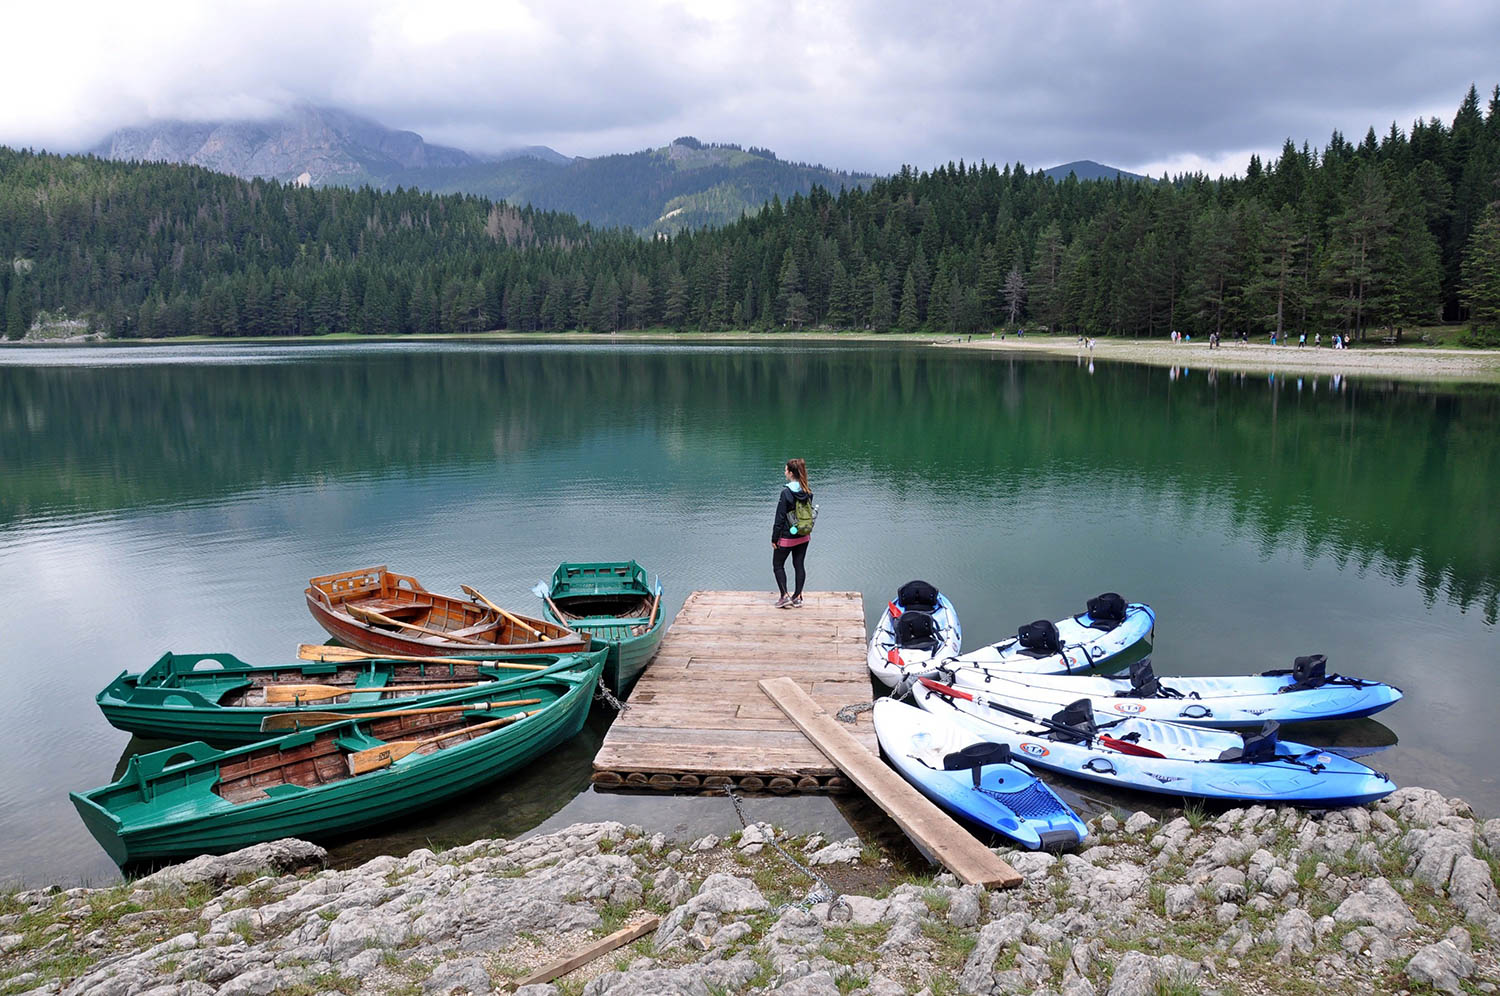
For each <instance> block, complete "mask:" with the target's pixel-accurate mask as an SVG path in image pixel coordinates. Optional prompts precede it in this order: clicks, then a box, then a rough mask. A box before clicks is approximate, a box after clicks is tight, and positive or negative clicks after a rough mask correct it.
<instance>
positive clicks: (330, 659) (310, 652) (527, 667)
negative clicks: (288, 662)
mask: <svg viewBox="0 0 1500 996" xmlns="http://www.w3.org/2000/svg"><path fill="white" fill-rule="evenodd" d="M297 656H298V657H299V658H300V659H302V660H305V661H313V662H315V663H318V664H352V663H354V662H355V661H413V662H415V663H418V664H475V665H481V666H483V667H499V668H510V669H511V670H513V671H545V670H547V665H546V664H514V663H511V662H510V661H492V660H487V659H485V658H482V657H480V658H475V657H412V656H410V655H407V654H371V653H366V652H365V651H363V650H355V649H354V648H353V647H334V646H330V645H328V644H320V643H304V644H302V645H301V646H299V647H298V648H297Z"/></svg>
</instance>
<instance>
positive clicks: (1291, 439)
mask: <svg viewBox="0 0 1500 996" xmlns="http://www.w3.org/2000/svg"><path fill="white" fill-rule="evenodd" d="M1497 439H1500V392H1497V391H1496V390H1495V389H1494V388H1491V387H1465V386H1452V385H1444V386H1441V387H1437V386H1426V385H1417V384H1405V383H1393V382H1390V381H1384V380H1373V379H1366V380H1360V379H1345V380H1339V381H1337V382H1334V381H1330V380H1329V378H1327V377H1326V376H1325V377H1321V378H1317V379H1314V378H1297V377H1285V376H1282V377H1275V378H1271V377H1267V376H1243V377H1242V376H1239V375H1228V374H1221V375H1219V376H1217V377H1214V376H1212V375H1211V374H1206V373H1205V372H1203V371H1199V370H1188V371H1171V370H1167V369H1159V368H1147V367H1136V366H1128V365H1108V364H1100V365H1098V366H1097V367H1094V368H1090V367H1089V366H1087V365H1086V364H1080V363H1078V362H1075V361H1073V360H1072V359H1061V360H1058V359H1037V358H1031V357H1028V358H1026V359H1018V358H1015V357H1011V356H1007V355H1004V354H998V353H972V352H961V351H956V350H935V349H931V348H924V347H915V346H911V347H905V346H896V347H888V348H887V347H872V346H827V347H824V346H810V347H807V348H798V347H789V346H786V345H782V344H779V343H778V344H776V345H775V346H771V347H764V348H756V347H741V346H718V345H684V346H672V345H628V346H618V347H617V346H614V345H605V344H600V345H546V344H537V345H511V344H504V345H494V344H462V343H444V344H434V343H411V344H405V343H402V344H356V345H347V346H337V347H331V346H282V347H258V346H237V347H235V346H180V347H175V346H174V347H140V348H74V349H46V350H38V349H7V350H0V578H4V579H5V581H6V586H5V594H4V597H3V598H0V634H3V641H0V882H6V881H12V882H13V881H17V880H19V881H25V882H47V881H63V882H78V881H88V882H95V883H97V882H103V881H108V880H111V879H113V878H115V877H117V872H116V871H115V869H114V866H113V865H112V864H111V863H110V861H109V860H108V858H107V857H106V856H105V855H104V853H103V851H102V850H100V849H99V848H98V846H97V845H96V844H95V843H94V842H93V840H92V838H91V837H89V835H88V833H87V832H86V831H85V830H84V828H83V826H82V824H81V822H80V821H79V820H78V818H77V816H76V814H75V813H74V812H73V809H72V806H71V805H70V803H69V802H68V799H67V794H66V793H67V791H68V790H69V789H76V788H85V787H91V786H95V785H99V784H103V783H105V782H107V781H109V780H111V778H112V777H113V776H114V774H115V771H116V769H117V767H118V765H119V764H120V763H121V759H122V757H123V756H124V754H125V753H126V751H127V744H128V743H129V738H128V737H127V736H126V735H125V734H122V733H120V732H118V731H116V730H114V729H112V728H111V727H109V726H108V725H107V724H106V723H105V722H104V721H103V719H102V718H101V717H100V715H99V713H98V711H97V709H96V708H95V706H94V704H93V696H94V694H95V693H96V692H97V691H98V690H99V689H100V688H101V687H103V685H104V684H105V683H106V682H108V681H109V680H110V679H111V678H113V677H114V675H115V674H117V673H118V672H119V671H120V670H122V669H127V668H128V669H131V670H140V669H142V668H144V667H146V666H147V665H149V664H150V663H151V662H152V661H153V660H155V659H156V657H157V656H158V655H160V654H161V653H162V652H163V651H165V650H168V649H171V650H178V651H184V652H190V651H230V652H233V653H235V654H238V655H239V656H241V657H243V658H245V659H247V660H253V661H274V660H281V659H290V658H292V657H293V656H294V655H295V653H296V645H297V644H298V643H299V642H309V641H311V642H318V641H320V640H321V639H322V634H321V632H320V631H319V629H318V627H317V626H316V624H314V623H313V621H312V620H311V618H310V617H309V616H308V615H307V612H306V609H305V607H304V605H303V601H302V594H301V593H302V589H303V587H304V586H305V585H306V582H307V579H308V577H310V576H312V575H314V574H321V573H325V572H330V571H336V570H343V569H351V568H356V567H363V566H367V565H371V564H388V565H390V566H391V567H392V568H393V569H396V570H399V571H401V572H403V573H410V574H414V575H416V576H417V577H418V578H420V579H421V580H422V581H423V582H424V583H426V584H427V585H428V586H429V587H433V588H436V589H437V590H442V591H450V590H456V589H457V587H458V585H459V583H460V582H466V583H469V584H472V585H475V586H476V587H478V588H480V589H481V590H482V591H484V592H485V593H486V594H487V595H489V596H490V597H491V598H492V599H495V600H496V601H499V602H501V603H502V604H508V605H512V606H515V607H521V608H527V609H530V608H533V607H534V605H535V601H536V600H535V598H534V596H532V595H531V594H530V592H529V589H530V587H531V585H532V584H534V583H535V582H536V580H537V579H539V578H541V577H543V576H545V575H548V574H550V572H551V571H552V569H553V568H554V567H555V566H556V565H557V563H558V562H559V561H562V560H584V559H625V558H629V557H635V558H637V559H639V560H640V561H642V562H643V563H644V564H645V565H646V566H647V568H648V569H649V570H650V571H652V572H653V573H659V574H660V575H661V577H662V580H663V582H664V584H665V586H666V590H667V603H666V606H665V607H666V608H667V609H668V610H669V611H671V612H675V611H676V609H677V608H678V607H679V606H680V605H681V603H682V599H683V598H684V597H685V596H686V595H687V593H688V592H690V591H691V590H693V589H696V588H767V589H769V588H770V587H771V578H770V567H769V563H768V560H769V557H768V555H767V550H766V546H767V544H766V537H767V535H768V534H769V531H770V519H771V514H772V509H773V502H774V501H775V497H776V493H777V490H778V488H779V487H780V482H781V465H782V463H783V461H784V460H785V459H786V458H787V457H788V456H793V455H801V456H805V457H806V458H807V462H808V466H809V468H810V469H811V472H812V480H813V486H814V489H815V491H816V492H817V495H818V500H819V502H820V504H821V506H822V515H821V517H820V519H819V527H818V537H817V542H816V543H815V544H813V546H812V548H811V550H812V552H811V553H810V555H809V558H808V563H809V567H810V574H811V578H810V585H812V586H816V587H820V588H830V589H852V590H859V591H862V592H864V593H865V596H866V611H867V615H869V616H870V621H871V622H872V623H873V619H874V614H875V613H876V612H877V611H878V609H879V608H880V607H881V606H882V605H883V602H884V600H885V599H886V598H888V597H889V596H890V595H891V593H892V592H894V590H895V588H896V587H897V586H898V585H899V584H900V583H902V582H904V581H906V580H909V579H910V578H912V577H914V576H921V577H924V578H926V579H928V580H930V581H932V582H934V583H936V584H938V585H939V586H940V587H941V588H942V589H943V590H944V592H946V593H947V594H948V595H949V597H950V598H952V600H953V601H954V603H955V604H956V605H957V607H958V610H959V613H960V615H961V617H962V620H963V624H964V631H965V636H966V644H965V646H966V647H975V646H979V645H981V644H983V643H987V642H991V641H994V640H997V639H999V638H1001V637H1003V636H1005V635H1006V634H1007V633H1014V631H1015V628H1016V626H1017V625H1018V624H1019V623H1023V622H1028V621H1030V620H1032V619H1036V618H1039V617H1048V618H1055V617H1057V616H1060V615H1062V614H1064V613H1065V612H1071V611H1079V610H1081V609H1082V608H1083V603H1084V601H1085V600H1086V599H1087V598H1088V597H1089V596H1091V595H1094V594H1097V593H1099V592H1100V591H1104V590H1116V591H1119V592H1121V593H1123V594H1124V595H1125V596H1126V597H1127V598H1129V599H1133V600H1144V601H1148V602H1150V603H1151V604H1152V605H1153V606H1154V607H1155V608H1156V610H1157V612H1158V614H1159V625H1158V630H1157V647H1156V652H1155V655H1154V660H1155V662H1156V667H1157V671H1158V673H1160V674H1174V673H1193V674H1206V673H1216V672H1223V673H1240V672H1248V671H1258V670H1263V669H1266V668H1270V667H1284V666H1288V665H1289V664H1290V662H1291V659H1292V658H1293V657H1294V656H1296V655H1298V654H1305V653H1324V654H1327V655H1328V659H1329V664H1330V669H1337V670H1340V671H1344V672H1347V673H1353V674H1360V675H1365V676H1369V677H1373V678H1377V679H1381V680H1386V681H1391V682H1395V683H1397V684H1399V685H1401V686H1402V687H1403V688H1405V690H1406V692H1407V698H1406V700H1405V701H1404V702H1402V703H1401V704H1399V705H1398V706H1396V707H1395V708H1394V709H1391V710H1389V711H1388V712H1386V713H1384V714H1382V715H1381V716H1379V717H1378V720H1379V722H1376V721H1374V720H1364V721H1360V722H1358V723H1354V724H1343V725H1341V726H1337V727H1334V728H1330V729H1322V730H1314V731H1306V730H1304V731H1299V732H1303V733H1304V734H1305V738H1306V739H1319V740H1320V742H1344V743H1390V742H1393V741H1395V740H1399V744H1398V745H1397V746H1394V747H1392V748H1390V749H1388V750H1386V751H1384V752H1382V753H1379V754H1376V755H1373V756H1372V757H1370V758H1369V759H1368V760H1369V761H1371V762H1372V763H1373V764H1374V765H1375V766H1376V767H1379V768H1381V769H1382V770H1386V771H1388V772H1389V773H1390V774H1391V775H1392V776H1393V777H1394V778H1395V779H1396V780H1397V782H1398V783H1401V784H1420V785H1426V786H1429V787H1432V788H1435V789H1437V790H1439V791H1441V792H1444V793H1446V794H1450V795H1462V796H1464V797H1465V798H1467V799H1468V800H1469V801H1470V802H1471V803H1473V804H1474V805H1475V807H1476V808H1477V809H1479V810H1480V811H1481V812H1482V813H1484V814H1485V815H1488V816H1493V815H1496V814H1500V780H1497V775H1496V773H1495V758H1496V756H1497V755H1500V723H1497V722H1496V720H1495V717H1494V713H1493V709H1494V706H1495V703H1496V702H1497V700H1500V694H1497V693H1500V660H1497V659H1500V653H1497V651H1500V640H1497V633H1496V616H1497V602H1500V509H1497V506H1496V499H1495V495H1496V494H1500V446H1497V445H1496V440H1497ZM709 694H712V689H705V695H709ZM606 724H607V717H604V716H600V715H598V714H596V716H595V718H594V720H593V722H591V724H590V727H589V729H588V731H587V732H586V733H585V734H584V735H582V736H581V737H580V738H579V739H578V740H577V741H575V742H574V743H573V744H571V745H570V746H569V747H568V748H567V749H565V750H564V751H562V752H560V753H559V754H558V755H557V756H556V757H554V758H553V759H551V760H550V761H549V762H548V763H547V764H545V765H540V766H538V767H537V768H536V769H535V770H533V771H531V772H528V773H526V774H524V775H521V776H518V777H514V778H511V779H509V780H507V781H504V782H501V783H498V784H497V785H495V786H494V787H493V788H492V789H489V790H486V791H484V792H482V793H480V794H478V795H477V796H475V797H471V798H468V799H465V800H462V801H460V802H457V803H455V804H453V806H452V807H451V809H450V810H449V811H447V812H444V813H441V814H434V816H433V817H432V818H431V819H430V820H428V821H426V822H425V823H422V824H420V825H405V826H402V827H399V828H397V829H395V830H393V831H391V832H388V833H386V834H384V835H381V836H376V837H372V838H370V839H368V840H365V841H362V842H356V843H351V844H348V845H345V846H344V847H343V848H342V849H341V850H340V852H339V853H340V855H341V856H342V857H344V858H345V859H346V860H353V859H355V858H357V857H359V856H362V855H364V854H368V853H373V852H378V851H382V850H390V851H392V852H403V853H404V852H405V851H406V850H409V849H410V848H412V847H416V846H422V845H423V844H425V843H427V842H428V841H432V842H436V843H450V844H451V843H457V842H461V841H463V840H466V839H473V838H475V837H479V836H493V835H505V836H510V835H515V834H518V833H522V832H525V831H527V830H529V829H532V828H534V827H536V826H538V825H539V824H541V825H556V824H560V823H567V822H572V821H574V820H579V819H597V818H618V819H622V820H624V821H625V822H636V823H641V824H642V825H645V826H647V827H650V828H653V829H663V830H667V831H669V832H675V833H677V834H679V835H682V836H695V835H697V834H698V833H701V832H706V831H708V830H714V831H715V832H724V831H727V830H729V829H732V828H734V827H735V826H737V824H736V823H735V822H734V818H733V814H732V811H731V810H730V809H729V808H728V806H727V804H726V802H725V800H722V799H692V798H686V799H684V798H663V797H658V796H649V797H641V796H620V795H601V794H596V793H593V792H591V791H588V788H587V785H588V762H589V760H590V759H591V758H592V756H593V753H594V750H595V748H596V747H597V744H598V742H599V740H600V739H601V738H602V736H603V732H604V729H605V727H606ZM146 746H151V745H146ZM141 747H142V745H141V744H135V745H133V746H131V748H130V749H140V748H141ZM1076 788H1077V787H1076V786H1075V787H1074V789H1075V791H1072V792H1071V793H1070V794H1071V797H1072V798H1073V799H1075V800H1077V799H1079V794H1078V792H1077V791H1076ZM1081 801H1082V802H1083V803H1084V804H1085V805H1108V804H1123V805H1127V806H1130V807H1131V808H1139V806H1140V805H1141V803H1142V802H1143V801H1145V799H1144V797H1139V796H1137V797H1128V798H1123V799H1103V800H1101V799H1099V798H1098V797H1097V796H1094V795H1089V796H1087V797H1086V798H1084V799H1082V800H1081ZM749 809H750V815H751V818H752V819H768V820H772V821H773V822H778V823H782V824H784V825H788V826H791V827H794V828H797V829H801V830H811V829H826V830H828V831H829V832H835V833H838V832H844V831H845V830H846V827H847V824H846V822H845V821H846V820H847V821H852V822H854V823H856V824H859V823H860V822H861V821H864V820H866V819H868V806H867V805H866V806H863V807H862V806H860V805H859V804H857V803H856V804H849V803H835V802H832V801H829V800H826V799H764V800H753V801H752V802H751V803H750V804H749Z"/></svg>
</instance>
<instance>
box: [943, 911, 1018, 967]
mask: <svg viewBox="0 0 1500 996" xmlns="http://www.w3.org/2000/svg"><path fill="white" fill-rule="evenodd" d="M922 934H923V936H925V937H926V938H928V939H929V940H931V941H933V942H934V944H935V946H936V950H934V951H933V960H934V962H936V963H937V964H938V965H939V966H941V967H943V968H945V969H948V970H949V971H955V972H956V971H957V970H958V969H960V968H962V967H963V964H964V962H966V961H968V960H969V954H970V952H972V951H973V950H974V946H975V945H976V944H978V943H979V935H977V934H972V933H970V932H968V931H966V930H959V929H957V928H955V927H951V926H949V925H948V924H946V923H938V922H936V921H934V920H923V921H922ZM1015 960H1016V953H1015V952H1014V951H1003V952H1001V954H1000V957H999V958H998V959H997V960H996V962H995V971H997V972H998V971H1001V970H1002V969H1006V968H1013V967H1015ZM1007 961H1008V963H1006V962H1007ZM1002 963H1005V964H1002Z"/></svg>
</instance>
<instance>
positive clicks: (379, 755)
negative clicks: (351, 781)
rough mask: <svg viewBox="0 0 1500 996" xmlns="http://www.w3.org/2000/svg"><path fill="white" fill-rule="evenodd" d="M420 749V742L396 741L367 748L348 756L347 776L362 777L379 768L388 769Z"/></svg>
mask: <svg viewBox="0 0 1500 996" xmlns="http://www.w3.org/2000/svg"><path fill="white" fill-rule="evenodd" d="M421 747H422V741H420V740H397V741H396V742H395V743H389V744H384V745H382V746H380V747H368V748H366V749H365V750H361V751H356V752H355V753H353V754H350V755H349V774H351V775H363V774H365V773H366V772H368V771H375V770H377V769H379V768H389V767H390V766H391V765H392V764H395V763H396V762H397V761H399V760H401V759H402V758H403V757H405V756H406V755H408V754H411V753H413V752H415V751H417V750H419V749H420V748H421Z"/></svg>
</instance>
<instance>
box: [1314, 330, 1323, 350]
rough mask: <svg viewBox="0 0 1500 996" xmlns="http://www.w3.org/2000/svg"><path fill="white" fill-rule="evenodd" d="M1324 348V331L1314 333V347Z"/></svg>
mask: <svg viewBox="0 0 1500 996" xmlns="http://www.w3.org/2000/svg"><path fill="white" fill-rule="evenodd" d="M1322 348H1323V333H1321V332H1318V333H1315V334H1314V335H1313V349H1322Z"/></svg>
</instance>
